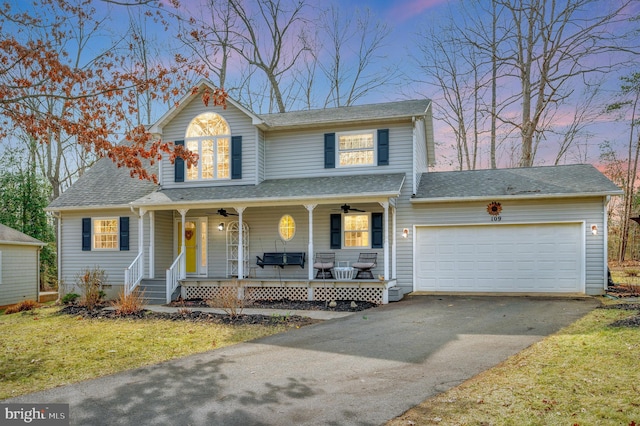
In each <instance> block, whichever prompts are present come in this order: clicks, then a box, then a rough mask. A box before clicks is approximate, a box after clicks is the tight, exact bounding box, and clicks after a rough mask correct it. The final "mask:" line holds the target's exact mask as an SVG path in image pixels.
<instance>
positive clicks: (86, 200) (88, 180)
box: [47, 158, 158, 210]
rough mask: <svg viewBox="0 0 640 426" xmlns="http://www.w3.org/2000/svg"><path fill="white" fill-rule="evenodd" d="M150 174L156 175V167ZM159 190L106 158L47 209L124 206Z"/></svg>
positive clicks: (153, 167) (99, 161)
mask: <svg viewBox="0 0 640 426" xmlns="http://www.w3.org/2000/svg"><path fill="white" fill-rule="evenodd" d="M147 170H148V171H149V172H150V173H153V174H156V175H157V173H158V166H157V163H156V165H153V166H149V167H147ZM157 187H158V186H157V185H155V184H154V183H152V182H149V181H146V180H140V179H138V178H137V177H136V178H132V177H131V175H130V172H129V169H127V168H126V167H122V168H118V167H117V166H116V165H115V164H114V163H113V162H112V161H111V160H109V159H108V158H103V159H101V160H98V162H96V164H94V165H93V166H92V167H91V168H90V169H89V170H88V171H87V172H86V173H85V174H84V175H82V176H81V177H80V178H79V179H78V180H77V181H76V182H75V183H74V184H73V185H71V187H70V188H68V189H67V190H66V191H64V192H63V193H62V194H61V195H60V196H59V197H58V198H56V199H55V200H53V201H52V202H51V204H49V206H48V207H47V209H48V210H58V209H65V208H72V207H79V208H83V207H92V206H96V207H97V206H107V207H108V206H112V207H113V206H122V205H127V204H129V203H130V202H131V201H133V200H136V199H138V198H140V197H142V196H143V195H146V194H148V193H150V192H151V191H154V190H155V189H156V188H157Z"/></svg>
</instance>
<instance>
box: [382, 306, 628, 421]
mask: <svg viewBox="0 0 640 426" xmlns="http://www.w3.org/2000/svg"><path fill="white" fill-rule="evenodd" d="M607 303H608V304H611V303H614V302H607ZM638 314H640V313H639V312H638V311H637V310H635V311H633V310H632V311H629V310H623V309H596V310H594V311H593V312H591V313H590V314H588V315H586V316H585V317H584V318H582V319H581V320H579V321H577V322H575V323H573V324H572V325H570V326H568V327H566V328H564V329H563V330H561V331H559V332H558V333H556V334H554V335H551V336H549V337H548V338H546V339H544V340H542V341H540V342H539V343H537V344H534V345H532V346H530V347H529V348H527V349H526V350H524V351H522V352H520V353H518V354H517V355H515V356H513V357H511V358H509V359H508V360H506V361H505V362H503V363H502V364H500V365H498V366H496V367H495V368H493V369H491V370H488V371H486V372H484V373H482V374H480V375H478V376H476V377H473V378H472V379H470V380H468V381H466V382H464V383H463V384H462V385H460V386H458V387H456V388H453V389H451V390H449V391H447V392H445V393H443V394H440V395H438V396H436V397H434V398H431V399H428V400H426V401H424V402H423V403H421V404H420V405H418V406H416V407H414V408H413V409H411V410H409V411H408V412H406V413H405V414H403V415H402V416H400V417H398V418H396V419H394V420H392V421H390V422H388V423H387V426H400V425H403V426H406V425H478V426H479V425H483V426H488V425H563V426H567V425H568V426H572V425H573V426H577V425H585V426H586V425H631V424H633V425H635V424H640V328H638V327H612V326H610V324H611V323H612V322H613V321H616V320H620V319H625V318H629V317H632V316H634V315H638ZM633 422H635V423H633Z"/></svg>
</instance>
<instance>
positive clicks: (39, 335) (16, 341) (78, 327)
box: [0, 307, 288, 399]
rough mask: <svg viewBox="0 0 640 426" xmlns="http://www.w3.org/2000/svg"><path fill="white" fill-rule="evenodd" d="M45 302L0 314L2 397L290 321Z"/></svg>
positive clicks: (254, 334)
mask: <svg viewBox="0 0 640 426" xmlns="http://www.w3.org/2000/svg"><path fill="white" fill-rule="evenodd" d="M59 310H60V308H59V307H44V308H39V309H36V310H35V311H27V312H20V313H17V314H11V315H4V314H0V336H2V338H1V339H0V399H5V398H10V397H14V396H18V395H23V394H27V393H31V392H35V391H39V390H43V389H48V388H53V387H56V386H61V385H65V384H68V383H73V382H77V381H80V380H85V379H91V378H95V377H99V376H103V375H107V374H112V373H116V372H118V371H123V370H127V369H131V368H136V367H141V366H145V365H150V364H156V363H159V362H162V361H166V360H169V359H173V358H178V357H183V356H186V355H190V354H194V353H198V352H204V351H208V350H211V349H216V348H221V347H224V346H229V345H232V344H234V343H239V342H244V341H247V340H253V339H256V338H259V337H263V336H268V335H271V334H275V333H280V332H282V331H285V330H286V329H287V328H288V326H286V325H268V326H264V325H255V324H251V325H221V324H212V323H206V322H191V321H168V320H151V319H144V320H127V319H82V318H81V317H74V316H70V315H63V314H59V313H58V311H59Z"/></svg>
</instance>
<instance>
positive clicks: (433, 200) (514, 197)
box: [410, 191, 622, 204]
mask: <svg viewBox="0 0 640 426" xmlns="http://www.w3.org/2000/svg"><path fill="white" fill-rule="evenodd" d="M610 195H622V191H620V192H586V193H576V194H568V193H559V194H537V195H536V194H526V195H500V194H496V195H481V196H477V197H468V196H463V197H439V198H411V200H410V201H411V203H412V204H431V203H459V202H461V201H487V200H491V201H492V200H495V199H499V200H540V199H547V198H549V199H554V198H587V197H604V196H610Z"/></svg>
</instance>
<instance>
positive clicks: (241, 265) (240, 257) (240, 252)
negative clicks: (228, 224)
mask: <svg viewBox="0 0 640 426" xmlns="http://www.w3.org/2000/svg"><path fill="white" fill-rule="evenodd" d="M245 208H246V207H234V209H235V210H236V211H237V212H238V279H239V280H242V279H244V232H243V231H244V230H243V229H242V228H243V226H242V212H244V209H245Z"/></svg>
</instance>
